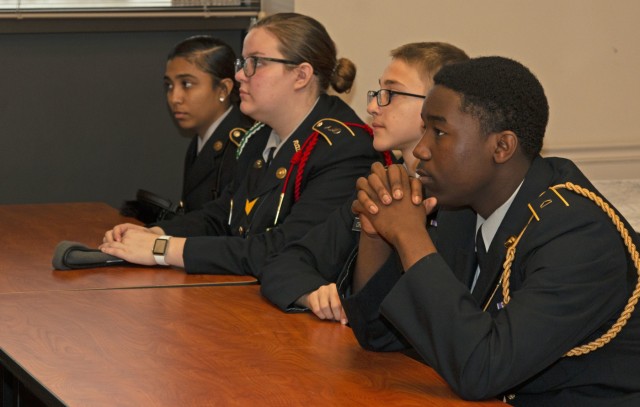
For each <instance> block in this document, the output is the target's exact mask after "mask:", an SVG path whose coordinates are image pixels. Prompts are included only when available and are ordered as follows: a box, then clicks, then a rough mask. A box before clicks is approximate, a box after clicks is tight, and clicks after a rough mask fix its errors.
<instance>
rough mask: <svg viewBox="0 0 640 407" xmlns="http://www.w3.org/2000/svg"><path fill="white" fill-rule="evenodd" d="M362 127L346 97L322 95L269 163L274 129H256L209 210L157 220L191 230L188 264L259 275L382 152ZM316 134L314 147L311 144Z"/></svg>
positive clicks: (169, 229) (195, 269)
mask: <svg viewBox="0 0 640 407" xmlns="http://www.w3.org/2000/svg"><path fill="white" fill-rule="evenodd" d="M349 123H353V124H349ZM359 126H363V123H362V121H361V120H360V119H359V118H358V116H357V115H356V114H355V112H354V111H353V110H352V109H351V108H350V107H349V106H348V105H347V104H346V103H344V102H343V101H342V100H341V99H339V98H338V97H335V96H329V95H322V96H320V98H319V100H318V102H317V104H316V106H315V107H314V108H313V110H312V111H311V113H310V114H309V115H308V116H307V117H306V118H305V120H304V121H303V122H302V123H301V124H300V126H299V127H298V128H297V129H296V130H295V131H294V132H293V134H292V135H291V136H290V137H289V138H287V140H285V141H284V143H283V144H282V145H281V146H280V149H279V151H278V153H277V154H276V155H275V157H274V158H273V160H272V162H271V163H270V164H269V165H268V166H266V165H265V163H264V160H263V156H262V153H263V151H264V149H265V146H266V143H267V140H268V138H269V135H270V133H271V129H270V128H269V127H267V126H264V127H262V128H261V129H259V130H258V131H256V132H254V131H252V130H255V129H252V130H249V132H247V136H246V137H248V141H246V143H244V144H241V145H242V147H241V153H240V155H239V159H238V165H237V172H236V177H235V178H234V181H233V183H232V184H231V185H230V186H229V187H228V188H226V189H225V191H224V192H223V194H222V195H221V197H220V198H218V199H216V200H215V201H213V202H211V203H209V204H207V205H206V206H205V208H204V209H203V210H202V211H195V212H192V213H189V214H186V215H184V216H182V217H180V218H177V219H173V220H171V221H167V222H160V223H159V224H158V226H160V227H162V228H163V229H164V231H165V232H166V233H167V234H170V235H174V236H184V237H188V239H187V241H186V244H185V248H184V253H183V258H184V264H185V270H186V271H187V272H188V273H213V274H248V275H257V273H258V272H259V270H260V269H261V267H262V265H263V263H264V261H265V259H266V258H267V256H269V255H271V254H273V253H276V252H278V251H280V250H281V249H282V248H283V247H284V246H285V245H286V244H287V243H289V242H292V241H294V240H297V239H299V238H301V237H302V236H304V234H305V233H306V232H308V231H309V229H311V227H312V226H314V225H316V224H318V223H320V222H322V221H323V220H324V219H326V218H327V216H328V215H329V214H330V213H331V212H332V211H333V210H334V209H336V208H337V207H338V206H339V205H341V204H342V203H344V202H345V200H346V199H347V198H348V197H349V196H350V195H351V193H352V192H353V190H354V186H355V181H356V179H357V178H358V177H359V176H361V175H363V174H366V173H368V171H369V169H370V167H371V164H372V163H373V162H375V161H379V160H381V159H382V157H381V155H380V154H379V153H377V152H376V151H375V149H374V148H373V143H372V137H371V135H370V134H369V133H368V132H367V131H365V130H364V129H363V128H362V127H359ZM314 134H315V136H314ZM312 138H314V139H316V141H315V147H314V148H313V149H311V150H306V147H308V144H307V145H305V142H307V141H308V140H309V141H310V142H311V141H312V140H311V139H312ZM297 151H307V152H308V154H304V155H303V156H304V157H301V154H297V155H296V152H297ZM292 160H293V164H292ZM301 167H303V168H302V170H301Z"/></svg>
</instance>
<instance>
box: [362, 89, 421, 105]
mask: <svg viewBox="0 0 640 407" xmlns="http://www.w3.org/2000/svg"><path fill="white" fill-rule="evenodd" d="M393 95H404V96H411V97H414V98H420V99H425V98H426V96H424V95H416V94H415V93H406V92H398V91H395V90H389V89H380V90H370V91H369V92H367V104H369V103H371V101H372V100H373V98H376V102H377V103H378V106H380V107H382V106H387V105H388V104H389V103H391V97H393Z"/></svg>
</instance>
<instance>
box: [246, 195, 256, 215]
mask: <svg viewBox="0 0 640 407" xmlns="http://www.w3.org/2000/svg"><path fill="white" fill-rule="evenodd" d="M256 202H258V198H256V199H254V200H253V201H250V200H248V199H247V200H246V201H245V203H244V213H246V214H247V215H249V214H250V213H251V211H252V210H253V205H255V204H256Z"/></svg>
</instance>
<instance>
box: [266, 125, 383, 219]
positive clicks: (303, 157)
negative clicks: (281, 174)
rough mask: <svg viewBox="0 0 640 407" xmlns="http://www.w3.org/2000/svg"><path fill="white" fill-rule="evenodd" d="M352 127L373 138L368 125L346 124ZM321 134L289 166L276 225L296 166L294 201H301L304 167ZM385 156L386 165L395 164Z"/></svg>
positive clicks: (308, 140)
mask: <svg viewBox="0 0 640 407" xmlns="http://www.w3.org/2000/svg"><path fill="white" fill-rule="evenodd" d="M344 124H345V125H347V126H350V127H359V128H361V129H364V131H366V132H367V133H368V134H369V135H370V136H371V137H373V130H372V129H371V127H369V126H368V125H366V124H360V123H344ZM319 135H320V133H318V132H317V131H314V132H313V133H312V134H311V135H310V136H309V138H307V139H306V140H305V142H304V143H303V144H302V146H301V147H300V150H298V151H296V153H295V154H294V155H293V157H292V158H291V162H290V164H289V171H287V176H286V178H285V179H284V185H283V186H282V192H280V201H279V202H278V210H277V212H276V218H275V221H274V223H273V224H274V225H276V224H277V223H278V217H279V216H280V208H281V206H282V201H283V200H284V195H285V193H286V191H287V185H289V178H290V177H291V173H293V169H294V168H295V166H296V165H297V166H298V171H297V172H296V180H295V186H294V189H293V200H294V202H298V200H299V199H300V195H301V194H302V177H303V175H304V167H305V166H306V165H307V161H309V156H310V155H311V152H312V151H313V149H314V147H315V146H316V144H317V143H318V136H319ZM382 155H383V156H384V163H385V165H391V164H393V160H392V158H391V153H390V152H389V151H385V152H383V153H382Z"/></svg>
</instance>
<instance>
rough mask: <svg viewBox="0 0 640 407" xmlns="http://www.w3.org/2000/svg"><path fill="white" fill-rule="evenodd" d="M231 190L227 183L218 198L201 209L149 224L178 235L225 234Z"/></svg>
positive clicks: (169, 233) (172, 234)
mask: <svg viewBox="0 0 640 407" xmlns="http://www.w3.org/2000/svg"><path fill="white" fill-rule="evenodd" d="M232 191H233V186H232V185H228V186H227V187H226V188H225V189H224V191H223V193H222V195H221V196H220V197H219V198H218V199H216V200H213V201H210V202H208V203H206V204H205V205H204V207H203V208H202V209H200V210H196V211H191V212H189V213H186V214H184V215H181V216H177V217H175V218H173V219H170V220H167V221H162V222H158V223H156V224H153V225H150V226H159V227H161V228H162V230H164V231H165V233H166V234H168V235H171V236H178V237H190V236H204V235H213V236H224V235H227V234H229V233H230V231H229V227H228V224H227V219H228V217H229V203H230V202H231V197H232V196H233V194H232Z"/></svg>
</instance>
